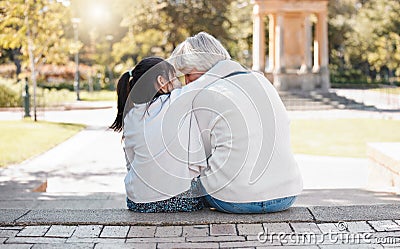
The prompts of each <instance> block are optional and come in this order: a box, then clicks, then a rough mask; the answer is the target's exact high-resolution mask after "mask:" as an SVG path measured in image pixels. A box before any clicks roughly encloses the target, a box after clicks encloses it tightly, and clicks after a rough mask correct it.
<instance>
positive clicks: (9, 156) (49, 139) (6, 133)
mask: <svg viewBox="0 0 400 249" xmlns="http://www.w3.org/2000/svg"><path fill="white" fill-rule="evenodd" d="M83 128H84V125H77V124H65V123H50V122H44V121H39V122H33V121H31V120H18V121H0V130H1V132H0V167H4V166H6V165H9V164H14V163H19V162H22V161H24V160H26V159H28V158H30V157H32V156H35V155H38V154H40V153H43V152H45V151H47V150H49V149H50V148H52V147H54V146H55V145H57V144H59V143H61V142H63V141H65V140H66V139H67V138H70V137H71V136H73V135H74V134H76V133H77V132H79V131H80V130H82V129H83Z"/></svg>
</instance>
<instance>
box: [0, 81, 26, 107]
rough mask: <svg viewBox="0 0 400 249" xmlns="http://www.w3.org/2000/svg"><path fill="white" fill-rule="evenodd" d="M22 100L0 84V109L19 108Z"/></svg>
mask: <svg viewBox="0 0 400 249" xmlns="http://www.w3.org/2000/svg"><path fill="white" fill-rule="evenodd" d="M21 103H22V99H21V96H20V94H18V92H16V91H14V90H13V89H11V88H10V87H8V86H7V85H4V84H0V107H17V106H21Z"/></svg>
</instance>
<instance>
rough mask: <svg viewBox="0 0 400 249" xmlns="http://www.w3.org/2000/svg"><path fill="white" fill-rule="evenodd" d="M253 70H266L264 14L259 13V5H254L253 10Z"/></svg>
mask: <svg viewBox="0 0 400 249" xmlns="http://www.w3.org/2000/svg"><path fill="white" fill-rule="evenodd" d="M256 7H257V8H256ZM253 70H256V71H261V72H264V71H265V25H264V16H263V15H262V14H260V13H258V6H257V5H256V6H254V12H253Z"/></svg>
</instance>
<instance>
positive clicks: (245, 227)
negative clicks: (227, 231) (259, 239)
mask: <svg viewBox="0 0 400 249" xmlns="http://www.w3.org/2000/svg"><path fill="white" fill-rule="evenodd" d="M236 227H237V230H238V233H239V235H257V234H259V233H260V232H264V228H263V225H262V224H237V225H236Z"/></svg>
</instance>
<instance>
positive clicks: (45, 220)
mask: <svg viewBox="0 0 400 249" xmlns="http://www.w3.org/2000/svg"><path fill="white" fill-rule="evenodd" d="M0 213H1V215H0V217H1V218H0V225H2V226H10V225H14V226H15V225H50V224H51V225H82V224H92V225H93V224H96V225H194V224H210V223H213V224H216V223H221V224H226V223H236V224H248V223H265V222H268V223H271V222H272V223H274V222H317V223H323V222H338V221H363V220H364V221H365V220H393V219H399V217H400V205H399V204H385V205H365V206H364V205H362V206H361V205H359V206H334V207H327V206H325V207H322V206H319V207H318V206H316V207H292V208H290V209H289V210H287V211H284V212H278V213H271V214H248V215H239V214H225V213H220V212H217V211H210V210H208V209H205V210H202V211H198V212H191V213H155V214H141V213H134V212H131V211H129V210H126V209H92V210H65V209H56V210H44V209H43V210H22V209H0Z"/></svg>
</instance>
